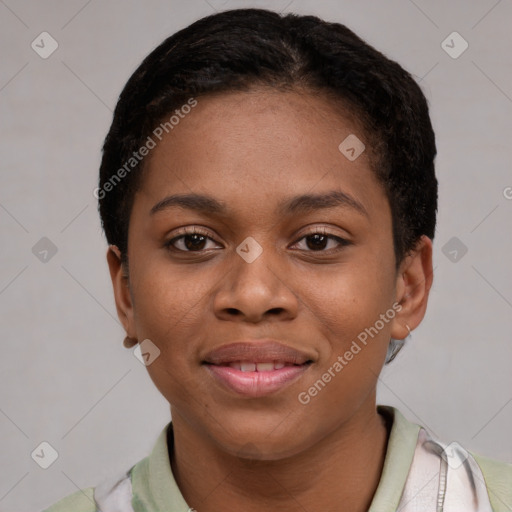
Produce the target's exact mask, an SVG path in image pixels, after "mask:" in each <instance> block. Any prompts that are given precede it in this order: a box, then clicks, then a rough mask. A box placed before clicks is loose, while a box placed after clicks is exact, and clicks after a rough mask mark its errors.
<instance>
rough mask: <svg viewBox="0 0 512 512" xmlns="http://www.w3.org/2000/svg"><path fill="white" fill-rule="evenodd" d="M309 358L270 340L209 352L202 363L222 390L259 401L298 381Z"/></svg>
mask: <svg viewBox="0 0 512 512" xmlns="http://www.w3.org/2000/svg"><path fill="white" fill-rule="evenodd" d="M312 363H313V357H312V356H311V355H309V354H306V353H305V352H301V351H298V350H296V349H293V348H291V347H288V346H286V345H283V344H281V343H278V342H274V341H271V340H265V341H262V340H254V341H244V342H237V343H232V344H230V345H225V346H222V347H220V348H218V349H216V350H214V351H211V352H209V353H208V354H207V355H206V357H205V358H204V360H203V361H202V364H203V366H204V367H205V368H206V369H207V370H208V372H209V373H210V375H211V376H212V377H213V378H214V379H215V381H216V382H217V383H219V384H220V385H221V386H222V387H223V388H224V389H227V390H229V391H231V392H234V393H236V394H237V395H239V396H240V395H242V396H245V397H252V398H256V397H262V396H266V395H269V394H272V393H276V392H277V391H280V390H282V389H283V388H285V387H286V386H288V385H290V384H292V383H293V382H295V381H296V380H298V379H299V378H300V377H301V376H302V375H303V374H304V372H305V371H306V370H307V369H308V368H309V366H310V365H311V364H312Z"/></svg>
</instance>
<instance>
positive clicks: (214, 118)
mask: <svg viewBox="0 0 512 512" xmlns="http://www.w3.org/2000/svg"><path fill="white" fill-rule="evenodd" d="M197 102H198V104H197V106H196V107H195V108H194V109H192V110H191V111H190V113H188V114H186V115H183V116H182V117H181V119H180V121H179V123H178V124H176V125H175V126H174V127H173V129H172V131H170V132H169V133H168V134H166V135H164V137H163V138H162V140H161V142H159V143H158V144H157V146H156V148H155V149H153V150H152V152H151V153H150V155H149V157H148V159H147V162H146V172H145V173H144V174H145V175H144V179H143V181H142V184H141V189H140V191H139V192H140V195H141V196H143V197H144V198H146V199H148V200H149V199H151V200H153V202H155V201H156V200H161V199H163V198H164V197H165V195H169V194H171V193H174V194H175V193H183V194H185V193H191V192H194V193H202V194H207V195H210V196H211V195H214V196H216V197H218V198H219V199H220V200H221V201H222V202H223V203H228V204H233V203H236V202H237V201H242V203H243V204H240V205H239V206H241V207H243V206H244V205H245V206H247V207H252V206H253V202H258V203H259V205H260V207H270V206H272V205H273V206H275V205H276V204H277V203H280V204H282V203H283V201H282V199H283V196H289V197H292V196H296V195H297V194H304V193H305V192H318V193H320V192H326V191H331V190H333V189H337V190H341V191H342V192H344V193H346V194H350V195H351V196H354V197H358V199H359V202H360V203H361V204H362V205H363V206H370V203H372V202H373V203H375V201H376V200H378V199H379V196H381V197H380V199H383V197H384V192H383V190H382V189H381V187H380V184H379V183H378V182H377V179H376V178H375V176H374V173H373V172H372V170H371V169H370V160H369V154H370V153H371V148H370V147H368V145H367V141H366V140H365V134H364V133H363V131H362V128H361V123H359V122H357V119H355V118H354V117H353V116H352V115H350V113H349V111H347V110H344V109H343V107H342V106H340V105H339V104H334V103H333V102H332V101H330V100H329V99H328V98H327V97H326V96H322V95H320V94H313V93H299V92H291V91H290V92H282V91H277V90H271V89H253V90H250V91H244V92H236V93H224V94H217V95H209V96H204V97H199V98H198V99H197ZM346 140H348V141H349V144H348V146H353V147H354V149H355V150H356V151H357V152H359V151H360V150H361V149H362V147H363V146H362V144H365V145H366V148H365V149H364V151H363V152H362V153H361V154H360V156H358V157H357V158H355V159H353V158H348V157H347V156H351V155H352V156H353V152H352V153H350V152H349V153H346V149H347V144H344V141H346ZM358 141H360V142H358ZM340 144H341V145H342V146H341V150H340ZM358 144H359V146H358ZM348 149H349V150H351V149H352V148H351V147H348ZM344 151H345V152H344ZM249 198H250V199H251V201H248V199H249ZM152 206H153V205H152ZM276 212H277V210H276Z"/></svg>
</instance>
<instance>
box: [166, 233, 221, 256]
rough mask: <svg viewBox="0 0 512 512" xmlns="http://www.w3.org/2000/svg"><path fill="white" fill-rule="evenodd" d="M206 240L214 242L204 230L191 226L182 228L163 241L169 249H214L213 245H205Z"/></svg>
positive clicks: (191, 250)
mask: <svg viewBox="0 0 512 512" xmlns="http://www.w3.org/2000/svg"><path fill="white" fill-rule="evenodd" d="M208 241H210V242H214V243H216V242H215V241H214V240H213V239H212V238H211V237H210V236H208V234H207V233H205V232H204V231H202V230H200V229H197V228H193V229H189V230H183V231H182V234H180V235H178V236H175V237H173V238H172V239H171V240H169V241H168V242H166V243H165V246H166V247H167V248H168V249H169V250H171V251H172V250H174V251H181V252H200V251H205V250H209V249H215V247H206V245H207V244H208Z"/></svg>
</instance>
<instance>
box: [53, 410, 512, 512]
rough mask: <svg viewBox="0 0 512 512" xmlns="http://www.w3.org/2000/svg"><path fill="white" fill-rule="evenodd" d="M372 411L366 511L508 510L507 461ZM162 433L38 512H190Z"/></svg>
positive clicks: (511, 486) (511, 500)
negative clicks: (125, 462)
mask: <svg viewBox="0 0 512 512" xmlns="http://www.w3.org/2000/svg"><path fill="white" fill-rule="evenodd" d="M377 410H378V412H379V413H380V414H382V415H384V416H385V417H386V418H387V419H388V420H389V422H390V423H391V424H392V426H391V433H390V437H389V441H388V447H387V452H386V457H385V460H384V467H383V471H382V475H381V479H380V482H379V485H378V487H377V490H376V492H375V495H374V497H373V501H372V504H371V506H370V509H369V512H396V511H398V510H399V511H400V512H512V464H507V463H504V462H499V461H496V460H492V459H488V458H486V457H481V456H479V455H476V454H473V453H471V452H467V451H466V450H464V448H463V447H461V446H460V445H459V444H458V443H450V444H445V443H442V442H441V441H439V440H437V439H434V438H433V437H431V436H430V435H429V434H428V433H427V431H426V430H425V429H424V428H423V427H421V426H419V425H416V424H415V423H411V422H409V421H408V420H406V419H405V418H404V416H403V415H402V414H401V413H400V411H399V410H398V409H396V408H394V407H390V406H382V405H379V406H377ZM168 429H169V431H168ZM168 433H169V434H170V435H169V436H168ZM168 439H169V440H170V442H171V443H172V423H169V424H167V425H166V426H165V428H164V429H163V430H162V432H161V433H160V435H159V437H158V439H157V441H156V444H155V446H154V448H153V451H152V452H151V454H150V455H149V456H148V457H146V458H144V459H143V460H141V461H140V462H138V463H137V464H135V465H134V466H133V467H132V468H130V470H129V471H127V472H126V473H124V474H122V475H119V476H118V477H115V478H112V479H109V480H108V481H107V480H106V481H103V482H102V483H101V484H100V485H98V486H96V488H93V487H89V488H87V489H84V490H83V491H77V492H75V493H74V494H71V495H70V496H67V497H66V498H64V499H62V500H60V501H59V502H57V503H56V504H54V505H53V506H51V507H50V508H48V509H46V511H44V512H98V511H99V510H100V511H101V512H190V511H191V510H193V509H191V508H189V506H188V505H187V504H186V502H185V500H184V498H183V496H182V495H181V493H180V490H179V488H178V486H177V484H176V481H175V480H174V477H173V473H172V469H171V465H170V462H169V455H168V454H169V449H168ZM171 449H172V448H171ZM95 500H96V502H97V504H95Z"/></svg>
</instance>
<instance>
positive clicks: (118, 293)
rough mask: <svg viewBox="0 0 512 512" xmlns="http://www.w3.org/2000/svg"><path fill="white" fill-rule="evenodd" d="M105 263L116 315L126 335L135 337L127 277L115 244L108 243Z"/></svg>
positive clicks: (119, 252)
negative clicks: (108, 273)
mask: <svg viewBox="0 0 512 512" xmlns="http://www.w3.org/2000/svg"><path fill="white" fill-rule="evenodd" d="M107 263H108V268H109V271H110V278H111V280H112V287H113V291H114V299H115V302H116V309H117V316H118V317H119V320H120V321H121V323H122V324H123V327H124V328H125V330H126V332H127V334H128V336H131V337H135V325H134V322H133V304H132V299H131V295H130V287H129V281H128V277H127V276H126V273H125V268H124V266H123V263H122V259H121V251H120V250H119V248H118V247H117V246H115V245H109V247H108V250H107Z"/></svg>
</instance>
